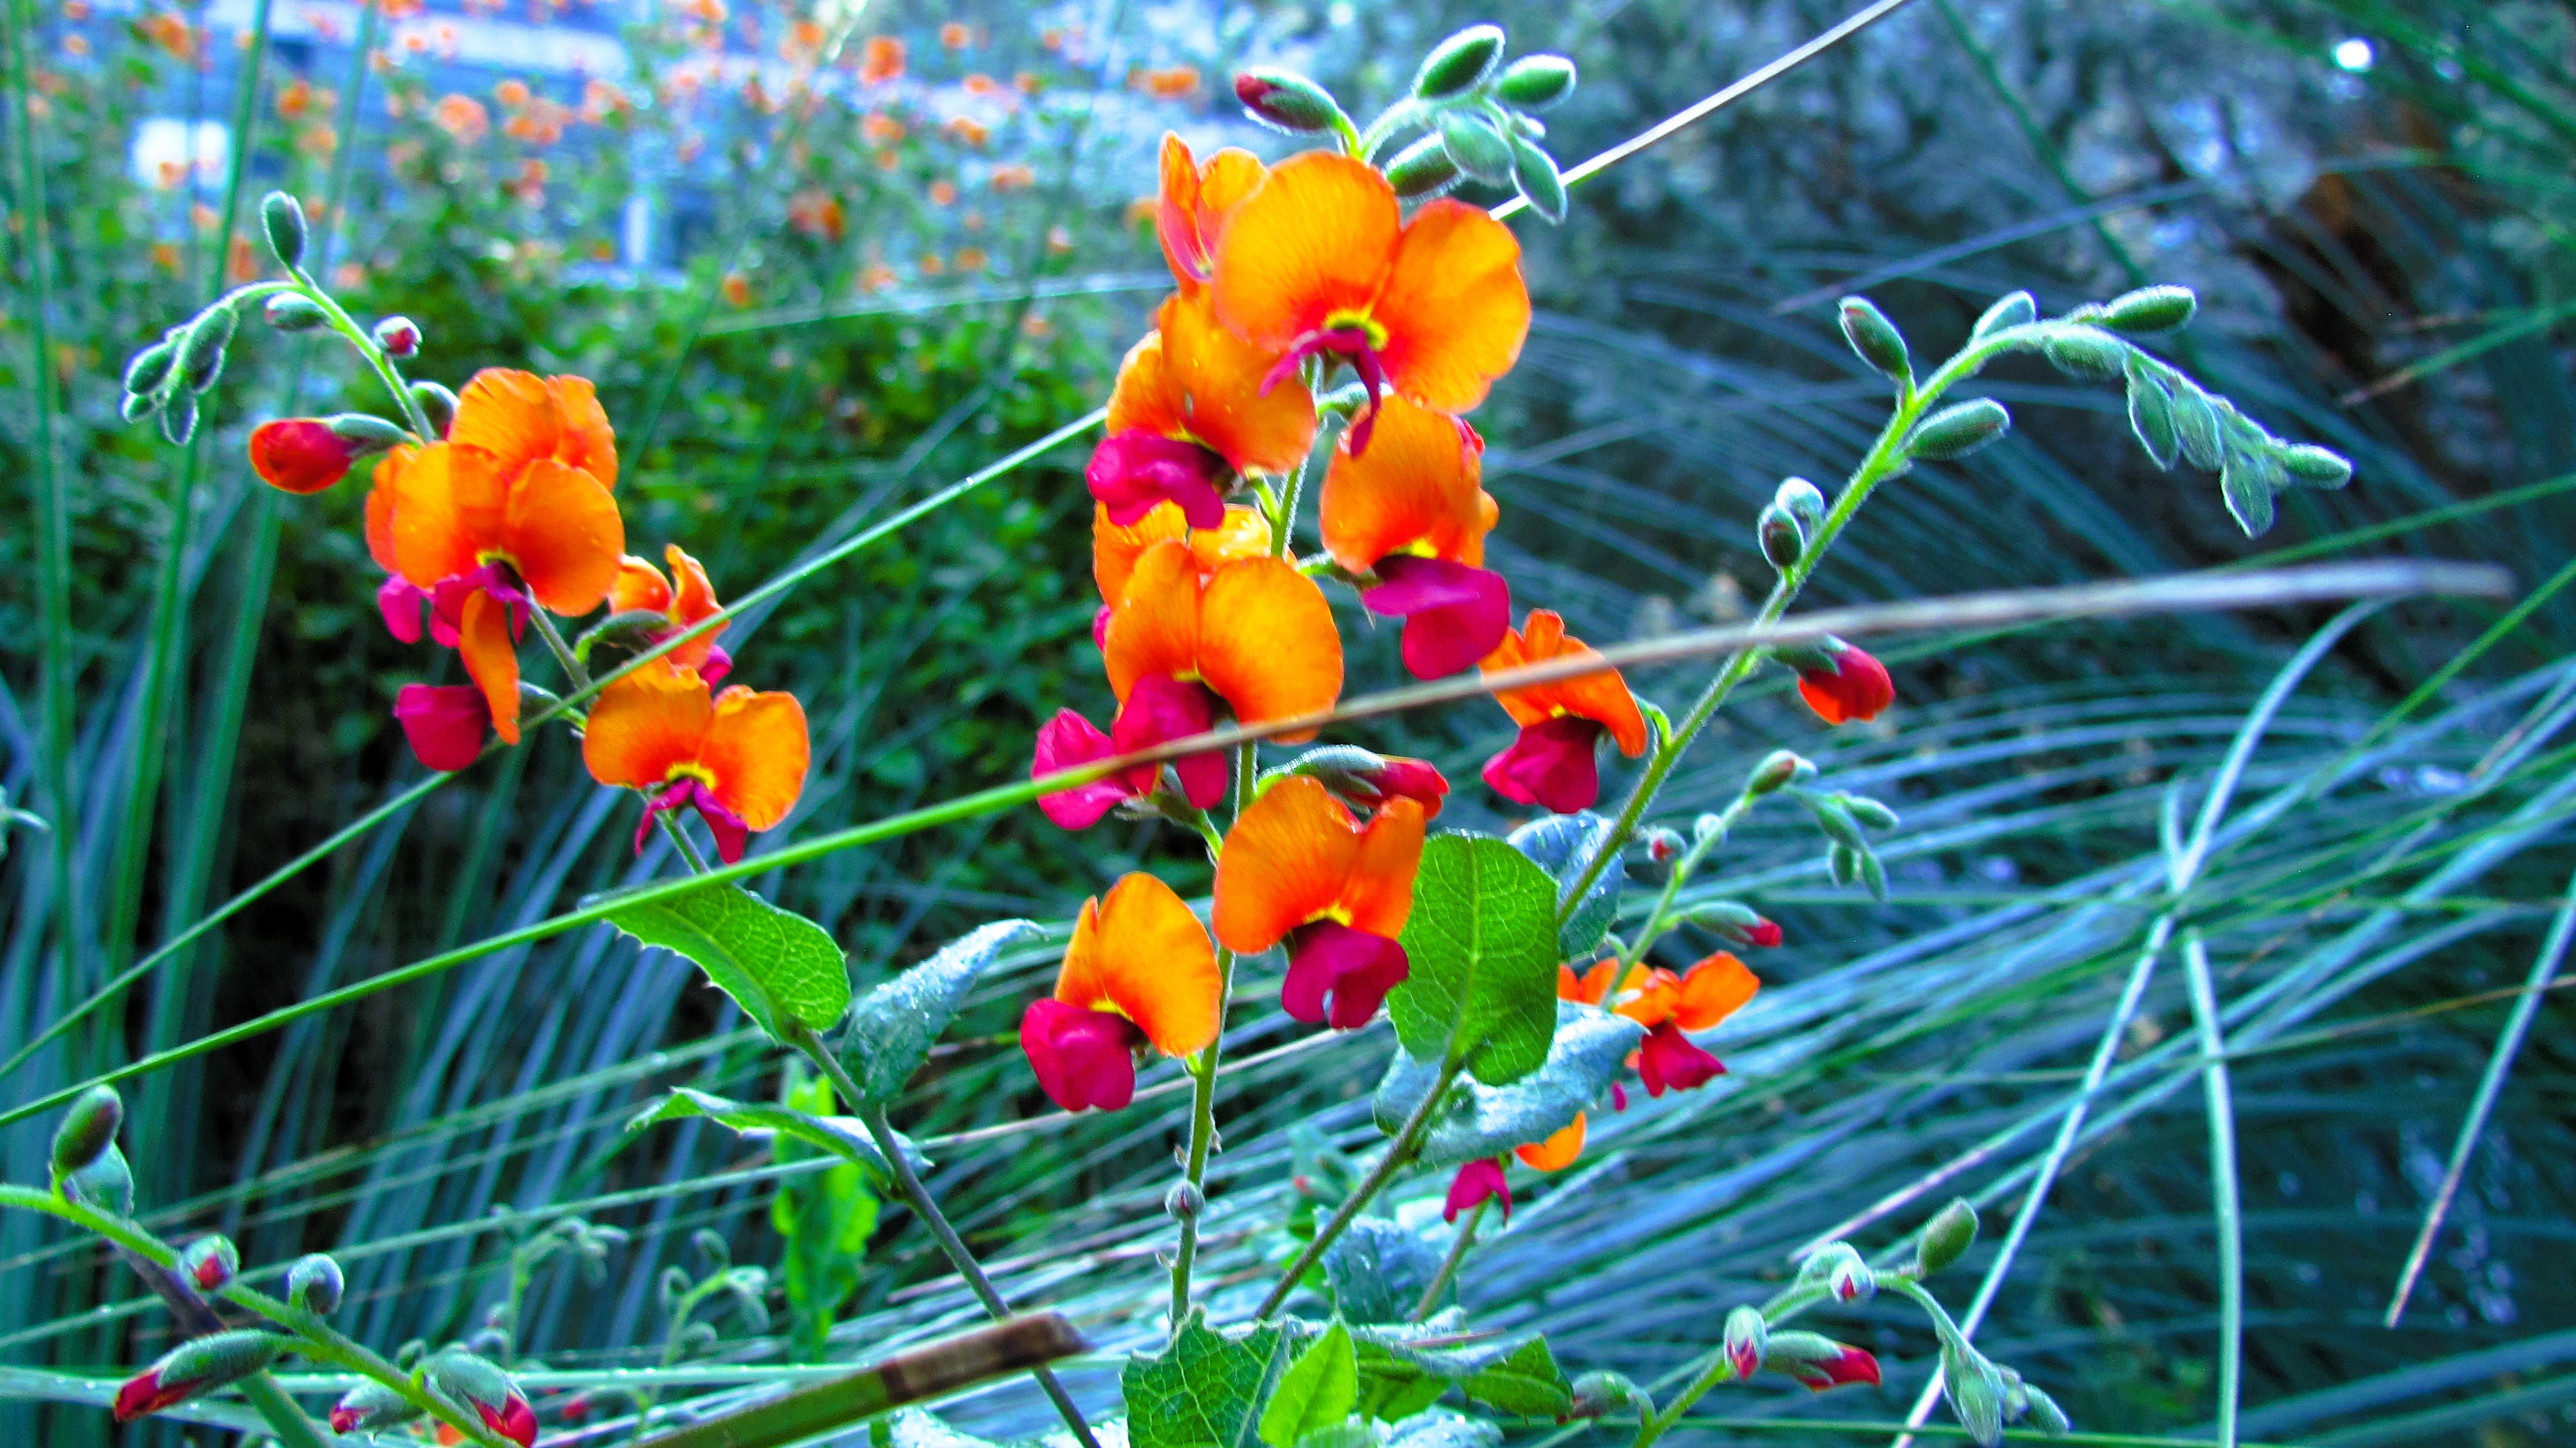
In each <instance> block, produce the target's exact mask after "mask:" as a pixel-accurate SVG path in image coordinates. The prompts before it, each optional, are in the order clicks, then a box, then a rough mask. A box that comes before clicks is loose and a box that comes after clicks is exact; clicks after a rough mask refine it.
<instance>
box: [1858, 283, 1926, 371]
mask: <svg viewBox="0 0 2576 1448" xmlns="http://www.w3.org/2000/svg"><path fill="white" fill-rule="evenodd" d="M1842 324H1843V340H1844V341H1846V342H1849V343H1851V349H1852V350H1853V351H1854V352H1857V353H1859V354H1860V360H1862V361H1863V362H1866V363H1868V364H1869V365H1870V366H1872V367H1874V368H1876V369H1878V370H1879V371H1880V372H1882V373H1885V374H1886V375H1887V376H1889V377H1892V378H1894V379H1895V380H1897V381H1899V382H1911V381H1913V380H1914V359H1913V358H1912V357H1911V356H1909V355H1907V353H1906V350H1905V335H1904V334H1903V333H1901V332H1899V331H1897V330H1896V324H1895V323H1894V322H1891V321H1889V320H1887V314H1886V313H1885V312H1882V311H1880V310H1879V309H1878V308H1877V307H1875V306H1873V305H1871V304H1870V300H1869V298H1867V297H1845V298H1843V299H1842Z"/></svg>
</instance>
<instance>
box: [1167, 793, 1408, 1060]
mask: <svg viewBox="0 0 2576 1448" xmlns="http://www.w3.org/2000/svg"><path fill="white" fill-rule="evenodd" d="M1422 829H1423V816H1422V806H1421V804H1420V803H1418V802H1417V801H1414V800H1411V799H1405V798H1396V799H1390V800H1388V801H1387V802H1386V804H1385V806H1384V807H1382V808H1380V809H1379V810H1378V811H1377V813H1376V814H1374V815H1372V816H1371V817H1370V819H1369V822H1368V823H1367V824H1366V825H1362V824H1360V823H1359V821H1358V820H1356V819H1354V818H1353V817H1352V815H1351V812H1350V809H1349V807H1348V806H1346V805H1344V804H1343V803H1342V802H1341V801H1340V800H1338V799H1335V798H1333V795H1332V792H1331V791H1330V790H1327V789H1326V788H1325V787H1324V785H1323V782H1322V781H1320V780H1317V779H1313V778H1310V777H1308V776H1305V775H1291V776H1290V777H1288V778H1286V779H1283V780H1280V781H1279V782H1278V783H1276V784H1274V785H1272V786H1271V787H1270V788H1269V789H1268V791H1266V792H1265V793H1263V795H1262V796H1261V798H1259V799H1257V800H1254V801H1253V803H1252V807H1251V808H1250V809H1247V810H1245V811H1244V812H1243V814H1242V815H1241V816H1240V817H1239V818H1237V819H1236V820H1235V822H1234V829H1233V831H1232V832H1231V833H1230V834H1228V835H1227V836H1226V839H1225V846H1224V848H1223V849H1221V850H1219V851H1218V852H1217V861H1216V911H1215V924H1216V938H1217V939H1218V940H1221V941H1223V942H1224V943H1225V945H1226V947H1227V948H1228V949H1231V950H1235V951H1238V952H1241V953H1242V954H1245V955H1251V954H1255V953H1258V952H1260V951H1264V950H1268V949H1269V948H1270V947H1271V946H1273V945H1276V944H1278V943H1279V942H1280V941H1282V940H1285V941H1287V942H1288V980H1287V984H1286V986H1285V987H1284V988H1283V989H1282V990H1281V992H1280V996H1279V1003H1280V1005H1281V1006H1282V1007H1283V1008H1284V1009H1285V1010H1286V1011H1287V1012H1288V1014H1289V1015H1291V1016H1293V1017H1295V1018H1296V1019H1298V1020H1301V1021H1307V1022H1316V1021H1323V1020H1326V1019H1328V1018H1329V1019H1330V1021H1331V1023H1332V1025H1333V1028H1334V1029H1335V1030H1349V1029H1351V1028H1353V1027H1356V1026H1362V1025H1366V1024H1367V1023H1368V1019H1369V1017H1371V1016H1373V1015H1375V1014H1377V1008H1378V1005H1379V1004H1380V1003H1381V1002H1383V1001H1384V1000H1385V999H1386V993H1387V992H1388V991H1391V990H1393V989H1395V987H1396V986H1398V985H1400V984H1402V983H1403V981H1404V977H1405V975H1406V973H1407V971H1408V970H1409V969H1410V965H1409V962H1407V961H1406V959H1405V955H1404V947H1403V946H1401V945H1398V944H1397V943H1396V941H1395V936H1396V933H1397V932H1399V931H1401V930H1402V929H1403V928H1404V921H1405V917H1406V916H1407V915H1409V914H1411V913H1412V910H1413V875H1414V871H1415V870H1416V869H1417V868H1418V867H1419V866H1420V865H1421V863H1422ZM1328 995H1329V996H1330V997H1331V1007H1330V1010H1329V1013H1328V1012H1327V1009H1326V1005H1325V998H1326V996H1328Z"/></svg>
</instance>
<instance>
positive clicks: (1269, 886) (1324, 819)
mask: <svg viewBox="0 0 2576 1448" xmlns="http://www.w3.org/2000/svg"><path fill="white" fill-rule="evenodd" d="M1359 857H1360V830H1359V824H1358V822H1357V821H1355V820H1353V819H1352V818H1351V812H1350V810H1349V809H1348V808H1347V807H1345V806H1344V805H1343V804H1342V802H1341V801H1340V800H1337V799H1335V798H1333V796H1332V793H1331V791H1329V790H1327V789H1325V788H1324V786H1323V784H1322V782H1321V781H1319V780H1315V779H1312V778H1309V777H1307V776H1305V775H1302V774H1300V775H1292V776H1290V777H1288V778H1286V779H1283V780H1281V781H1279V782H1278V783H1277V784H1274V785H1272V786H1271V787H1270V788H1269V789H1268V790H1267V791H1265V792H1264V793H1263V794H1262V796H1261V798H1259V799H1256V800H1254V801H1253V802H1252V808H1250V809H1247V810H1245V811H1244V812H1243V814H1242V816H1241V817H1240V818H1238V819H1237V820H1236V821H1235V822H1234V829H1233V830H1232V832H1230V833H1229V834H1227V835H1226V837H1225V845H1224V847H1223V848H1222V849H1220V850H1218V851H1217V857H1216V909H1215V912H1214V915H1215V922H1216V938H1217V939H1218V940H1220V941H1223V942H1224V943H1225V945H1226V946H1227V947H1228V948H1229V949H1233V950H1238V951H1241V952H1243V953H1244V954H1246V955H1250V954H1253V953H1254V952H1257V951H1263V950H1268V949H1269V948H1270V947H1271V946H1273V945H1276V944H1278V943H1279V939H1280V937H1281V936H1284V935H1286V934H1287V933H1288V932H1289V931H1291V930H1294V929H1296V928H1297V927H1298V926H1300V925H1303V924H1305V923H1306V922H1307V921H1309V920H1312V919H1314V918H1315V917H1316V916H1318V915H1321V914H1323V913H1324V912H1325V911H1327V910H1330V909H1331V908H1332V907H1333V905H1334V902H1336V901H1338V900H1339V899H1340V898H1341V895H1342V887H1343V885H1344V884H1345V883H1346V882H1348V881H1349V879H1350V877H1351V871H1352V869H1353V867H1354V866H1356V865H1357V864H1358V862H1359Z"/></svg>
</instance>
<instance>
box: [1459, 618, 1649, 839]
mask: <svg viewBox="0 0 2576 1448" xmlns="http://www.w3.org/2000/svg"><path fill="white" fill-rule="evenodd" d="M1599 657H1600V655H1599V654H1597V653H1594V652H1593V651H1592V650H1591V649H1589V648H1587V647H1585V646H1584V643H1583V640H1581V639H1578V638H1575V637H1573V636H1571V635H1569V634H1568V633H1566V631H1565V620H1564V619H1562V618H1559V617H1558V616H1557V615H1556V614H1555V613H1554V612H1552V611H1550V610H1548V609H1544V608H1540V609H1532V610H1531V611H1530V616H1529V622H1528V624H1527V625H1526V631H1525V632H1524V631H1513V632H1508V633H1506V634H1504V635H1503V642H1502V644H1501V646H1499V647H1497V648H1496V649H1495V650H1494V651H1493V652H1492V653H1490V654H1487V655H1486V656H1485V659H1484V663H1483V665H1482V667H1483V669H1484V671H1485V672H1486V673H1489V674H1491V673H1497V672H1500V671H1501V670H1504V669H1516V668H1519V667H1521V666H1523V665H1525V664H1540V663H1546V662H1547V661H1549V660H1551V659H1563V658H1599ZM1494 702H1495V703H1497V704H1500V705H1502V706H1503V708H1504V710H1505V711H1506V712H1507V713H1509V714H1510V715H1511V716H1512V722H1513V723H1515V724H1518V725H1519V726H1521V734H1520V738H1518V739H1516V740H1514V741H1512V745H1511V747H1510V748H1508V749H1505V750H1504V751H1503V752H1502V753H1500V754H1497V755H1495V756H1494V757H1493V758H1491V759H1488V760H1486V761H1485V783H1487V784H1490V785H1492V786H1493V787H1494V792H1495V793H1497V794H1499V795H1501V796H1502V797H1503V798H1505V799H1509V800H1517V801H1519V802H1520V803H1522V804H1534V805H1538V806H1540V807H1542V808H1545V809H1551V810H1555V811H1557V812H1558V813H1560V814H1565V813H1571V812H1572V811H1575V810H1579V809H1589V808H1590V807H1591V805H1592V802H1593V801H1594V800H1596V799H1598V798H1600V797H1601V772H1600V769H1599V767H1598V766H1597V765H1596V764H1595V763H1594V762H1593V758H1592V746H1593V745H1594V744H1596V743H1598V742H1599V741H1600V739H1601V736H1602V734H1603V733H1604V732H1605V731H1606V732H1607V733H1608V734H1609V735H1610V738H1611V739H1612V740H1613V741H1614V742H1615V743H1617V744H1618V746H1619V752H1620V753H1622V754H1625V755H1627V756H1628V757H1629V758H1631V759H1633V758H1635V757H1636V756H1638V755H1640V754H1643V753H1645V752H1646V718H1645V715H1644V714H1642V713H1640V712H1639V711H1638V709H1637V700H1636V697H1635V696H1634V695H1632V694H1630V693H1629V692H1628V682H1627V680H1625V679H1622V678H1621V677H1619V671H1618V670H1616V669H1604V670H1603V671H1601V672H1600V673H1597V674H1586V675H1584V676H1583V677H1581V678H1577V679H1567V680H1564V681H1562V682H1559V683H1554V684H1539V685H1535V686H1533V687H1530V688H1525V689H1512V690H1508V691H1506V692H1504V693H1500V694H1496V695H1495V696H1494Z"/></svg>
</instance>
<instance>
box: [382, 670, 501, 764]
mask: <svg viewBox="0 0 2576 1448" xmlns="http://www.w3.org/2000/svg"><path fill="white" fill-rule="evenodd" d="M394 719H395V720H396V722H398V723H400V724H401V725H402V731H403V738H404V739H405V740H407V741H409V742H410V744H411V752H412V754H413V755H414V756H415V757H417V758H418V759H419V760H420V762H421V763H422V764H424V765H426V766H428V767H429V768H431V769H436V770H444V771H448V772H451V773H452V772H454V771H456V770H459V769H463V768H464V767H465V766H467V765H469V764H472V763H473V762H474V761H475V759H476V758H477V757H479V756H480V755H481V754H482V753H483V736H484V734H485V733H487V732H488V731H489V730H490V729H491V727H492V710H491V706H490V705H488V704H486V703H485V702H484V701H483V691H482V690H480V689H478V688H476V687H474V686H473V685H472V684H405V685H403V686H402V692H400V693H399V694H396V695H395V696H394Z"/></svg>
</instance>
